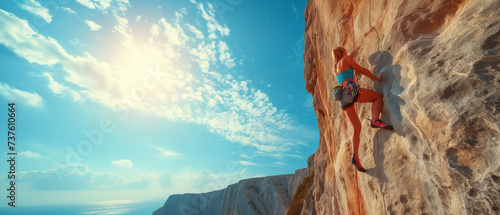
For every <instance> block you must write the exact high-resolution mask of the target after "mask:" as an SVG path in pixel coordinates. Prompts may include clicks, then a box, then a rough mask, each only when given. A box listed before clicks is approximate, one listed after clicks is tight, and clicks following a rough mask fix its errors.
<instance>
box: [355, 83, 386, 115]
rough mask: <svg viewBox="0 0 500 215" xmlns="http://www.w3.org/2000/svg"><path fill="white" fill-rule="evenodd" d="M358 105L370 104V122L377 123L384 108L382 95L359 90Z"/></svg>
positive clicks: (371, 91) (367, 90)
mask: <svg viewBox="0 0 500 215" xmlns="http://www.w3.org/2000/svg"><path fill="white" fill-rule="evenodd" d="M358 102H359V103H367V102H372V103H373V104H372V120H373V121H377V120H378V119H379V117H380V112H382V107H383V106H384V99H383V96H382V94H380V93H378V92H375V91H373V90H369V89H364V88H361V93H360V94H359V98H358Z"/></svg>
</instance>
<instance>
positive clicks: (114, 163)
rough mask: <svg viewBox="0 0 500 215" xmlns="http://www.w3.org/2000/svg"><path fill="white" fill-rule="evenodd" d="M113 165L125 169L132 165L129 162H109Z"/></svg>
mask: <svg viewBox="0 0 500 215" xmlns="http://www.w3.org/2000/svg"><path fill="white" fill-rule="evenodd" d="M111 163H112V164H113V165H115V166H116V167H126V168H132V166H133V164H132V161H130V160H124V159H122V160H116V161H111Z"/></svg>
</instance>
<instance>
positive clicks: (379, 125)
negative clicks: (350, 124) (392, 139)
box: [367, 119, 394, 130]
mask: <svg viewBox="0 0 500 215" xmlns="http://www.w3.org/2000/svg"><path fill="white" fill-rule="evenodd" d="M367 120H370V123H371V127H372V128H384V129H388V130H394V128H393V127H392V126H390V125H387V124H385V123H384V122H382V120H380V119H378V120H375V121H372V120H371V119H367Z"/></svg>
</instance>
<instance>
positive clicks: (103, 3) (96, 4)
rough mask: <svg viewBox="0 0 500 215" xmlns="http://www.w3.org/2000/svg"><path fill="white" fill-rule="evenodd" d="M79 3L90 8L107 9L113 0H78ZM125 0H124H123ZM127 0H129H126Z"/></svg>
mask: <svg viewBox="0 0 500 215" xmlns="http://www.w3.org/2000/svg"><path fill="white" fill-rule="evenodd" d="M76 1H77V2H78V3H80V4H82V5H83V6H85V7H88V8H90V9H96V8H97V9H99V10H106V9H107V8H108V7H109V6H111V0H76ZM122 1H124V0H122ZM125 1H127V0H125ZM127 2H128V1H127Z"/></svg>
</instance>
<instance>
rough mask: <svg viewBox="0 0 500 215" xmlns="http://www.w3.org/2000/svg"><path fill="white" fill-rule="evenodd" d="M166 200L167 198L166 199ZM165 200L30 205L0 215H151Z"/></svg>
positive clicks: (5, 209)
mask: <svg viewBox="0 0 500 215" xmlns="http://www.w3.org/2000/svg"><path fill="white" fill-rule="evenodd" d="M167 198H168V197H167ZM167 198H165V199H154V200H135V199H130V200H118V201H101V202H89V203H82V204H51V205H32V206H17V207H10V206H0V214H16V215H24V214H26V215H28V214H53V215H58V214H61V215H62V214H65V215H71V214H75V215H86V214H92V215H98V214H113V215H131V214H153V212H154V211H156V210H157V209H158V208H160V207H162V206H163V204H164V203H165V201H166V200H167Z"/></svg>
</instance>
